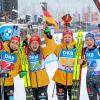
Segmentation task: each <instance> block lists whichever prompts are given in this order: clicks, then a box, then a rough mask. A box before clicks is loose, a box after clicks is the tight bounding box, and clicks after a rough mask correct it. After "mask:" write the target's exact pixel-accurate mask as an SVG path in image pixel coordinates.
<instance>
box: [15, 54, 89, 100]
mask: <svg viewBox="0 0 100 100" xmlns="http://www.w3.org/2000/svg"><path fill="white" fill-rule="evenodd" d="M48 59H49V60H50V59H51V60H56V57H55V55H53V54H51V55H50V56H48V58H47V59H46V61H47V63H46V69H47V73H48V75H49V78H50V84H49V87H48V96H49V97H48V98H49V100H57V96H56V88H55V90H54V95H53V97H52V94H53V89H54V85H55V83H54V81H52V77H53V75H54V73H55V71H56V69H57V67H58V65H57V61H52V62H51V63H48ZM86 70H87V69H86V68H84V69H83V70H82V79H81V81H82V82H81V92H80V100H89V99H88V95H87V91H86ZM14 100H26V98H25V90H24V85H23V79H20V78H19V76H17V77H15V93H14Z"/></svg>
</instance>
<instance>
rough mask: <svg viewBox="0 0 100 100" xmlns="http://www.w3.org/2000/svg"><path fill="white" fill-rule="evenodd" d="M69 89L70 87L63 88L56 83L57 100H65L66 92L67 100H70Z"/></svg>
mask: <svg viewBox="0 0 100 100" xmlns="http://www.w3.org/2000/svg"><path fill="white" fill-rule="evenodd" d="M71 89H72V86H64V85H62V84H60V83H56V90H57V97H58V100H67V92H68V96H69V100H71Z"/></svg>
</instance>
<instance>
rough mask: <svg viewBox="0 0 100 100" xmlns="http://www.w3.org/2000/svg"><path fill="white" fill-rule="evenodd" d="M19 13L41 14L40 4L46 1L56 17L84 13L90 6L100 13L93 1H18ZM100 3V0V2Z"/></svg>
mask: <svg viewBox="0 0 100 100" xmlns="http://www.w3.org/2000/svg"><path fill="white" fill-rule="evenodd" d="M18 1H19V2H18V5H19V12H20V15H21V14H26V13H31V14H32V15H33V14H41V13H42V10H41V6H40V2H43V1H46V2H47V3H48V10H49V11H50V12H51V14H52V15H53V16H54V17H56V14H57V12H63V13H73V12H75V11H76V10H77V11H79V12H82V10H83V9H84V10H87V9H86V8H87V7H88V6H90V7H91V9H92V10H93V11H98V9H97V8H96V5H95V4H94V2H93V0H18ZM99 1H100V0H99Z"/></svg>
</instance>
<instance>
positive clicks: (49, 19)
mask: <svg viewBox="0 0 100 100" xmlns="http://www.w3.org/2000/svg"><path fill="white" fill-rule="evenodd" d="M41 6H42V5H41ZM42 10H43V15H44V19H45V21H46V22H47V23H48V24H51V25H54V26H55V28H56V29H59V26H58V25H57V23H56V22H55V20H54V19H53V17H52V16H51V14H50V13H49V12H48V10H47V9H46V8H45V7H43V6H42Z"/></svg>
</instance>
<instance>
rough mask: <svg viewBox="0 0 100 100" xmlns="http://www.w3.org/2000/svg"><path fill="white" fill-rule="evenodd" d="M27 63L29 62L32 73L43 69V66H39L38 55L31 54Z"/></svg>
mask: <svg viewBox="0 0 100 100" xmlns="http://www.w3.org/2000/svg"><path fill="white" fill-rule="evenodd" d="M29 62H30V71H32V72H36V71H39V70H42V69H44V66H43V64H41V60H40V57H39V54H31V55H30V56H29ZM42 63H43V62H42Z"/></svg>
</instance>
